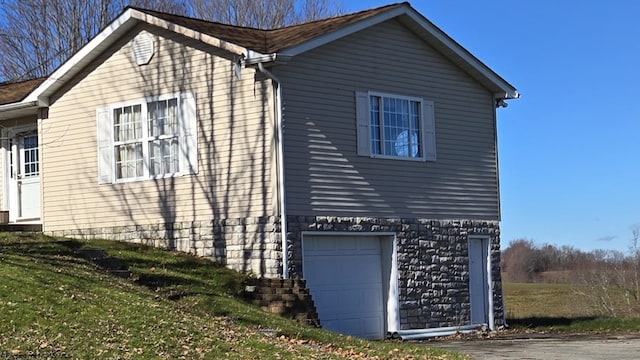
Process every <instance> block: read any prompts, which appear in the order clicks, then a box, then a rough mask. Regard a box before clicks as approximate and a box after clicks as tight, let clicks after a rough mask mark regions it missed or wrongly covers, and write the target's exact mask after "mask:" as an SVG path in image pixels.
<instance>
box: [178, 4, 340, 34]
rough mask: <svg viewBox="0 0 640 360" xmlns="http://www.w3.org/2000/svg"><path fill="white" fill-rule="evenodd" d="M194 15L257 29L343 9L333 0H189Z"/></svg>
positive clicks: (319, 16)
mask: <svg viewBox="0 0 640 360" xmlns="http://www.w3.org/2000/svg"><path fill="white" fill-rule="evenodd" d="M188 2H189V5H190V8H191V10H192V15H193V16H194V17H197V18H200V19H203V20H209V21H215V22H220V23H224V24H231V25H237V26H246V27H253V28H257V29H274V28H278V27H282V26H286V25H291V24H298V23H301V22H305V21H311V20H317V19H320V18H323V17H329V16H333V15H337V14H339V13H341V12H342V7H341V5H340V4H338V3H336V2H335V1H331V0H302V1H300V0H218V1H210V0H188Z"/></svg>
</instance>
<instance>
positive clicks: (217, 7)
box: [0, 0, 342, 82]
mask: <svg viewBox="0 0 640 360" xmlns="http://www.w3.org/2000/svg"><path fill="white" fill-rule="evenodd" d="M126 6H136V7H141V8H145V9H150V10H156V11H162V12H168V13H172V14H177V15H185V16H190V17H194V18H199V19H203V20H208V21H215V22H221V23H225V24H231V25H238V26H246V27H253V28H259V29H272V28H277V27H282V26H286V25H291V24H296V23H301V22H306V21H311V20H315V19H319V18H323V17H328V16H333V15H337V14H339V13H341V12H342V9H341V5H340V4H339V3H338V2H337V0H336V1H334V0H57V1H51V0H20V1H15V0H0V54H2V61H0V82H15V81H21V80H27V79H33V78H38V77H42V76H47V75H49V74H51V72H53V70H55V69H56V68H57V67H58V66H60V65H61V64H62V63H64V61H66V60H67V59H68V58H69V57H71V56H72V55H73V54H75V53H76V52H77V51H78V50H80V48H81V47H82V46H84V45H85V44H86V43H87V42H88V41H89V40H91V39H92V38H93V37H94V36H95V35H96V34H97V33H98V32H99V31H100V30H102V29H103V28H105V27H106V26H107V25H108V24H109V23H110V22H111V21H112V20H113V19H114V18H115V17H116V16H117V15H118V14H120V13H121V12H122V10H123V9H124V8H125V7H126Z"/></svg>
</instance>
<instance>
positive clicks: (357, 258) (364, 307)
mask: <svg viewBox="0 0 640 360" xmlns="http://www.w3.org/2000/svg"><path fill="white" fill-rule="evenodd" d="M303 246H304V250H303V274H304V278H305V279H306V280H307V285H308V287H309V290H310V292H311V296H312V297H313V300H314V302H315V305H316V309H317V311H318V316H319V317H320V323H321V324H322V327H323V328H325V329H327V330H331V331H335V332H338V333H341V334H346V335H354V336H358V337H363V338H368V339H382V338H383V336H384V307H383V296H382V289H383V286H382V264H381V262H382V256H381V244H380V239H379V238H378V237H374V236H370V237H369V236H308V235H307V236H305V237H304V243H303Z"/></svg>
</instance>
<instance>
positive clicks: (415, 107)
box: [356, 91, 436, 161]
mask: <svg viewBox="0 0 640 360" xmlns="http://www.w3.org/2000/svg"><path fill="white" fill-rule="evenodd" d="M356 117H357V122H358V154H359V155H365V156H371V157H378V158H390V159H403V160H420V161H435V159H436V143H435V122H434V110H433V102H432V101H427V100H424V99H422V98H417V97H409V96H401V95H392V94H385V93H378V92H371V91H369V92H365V91H357V92H356Z"/></svg>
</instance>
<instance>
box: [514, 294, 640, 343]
mask: <svg viewBox="0 0 640 360" xmlns="http://www.w3.org/2000/svg"><path fill="white" fill-rule="evenodd" d="M503 289H504V301H505V309H506V313H507V323H508V324H509V326H510V327H511V328H512V329H515V330H516V331H521V330H534V331H535V330H537V331H561V332H575V333H585V332H591V333H593V332H597V333H600V332H637V331H640V318H633V317H632V318H609V317H601V316H598V315H597V314H596V313H595V311H594V309H593V307H592V305H591V304H590V303H589V301H587V300H588V299H585V298H584V297H583V296H582V295H580V294H578V292H577V291H576V285H571V284H544V283H526V284H516V283H503Z"/></svg>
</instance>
